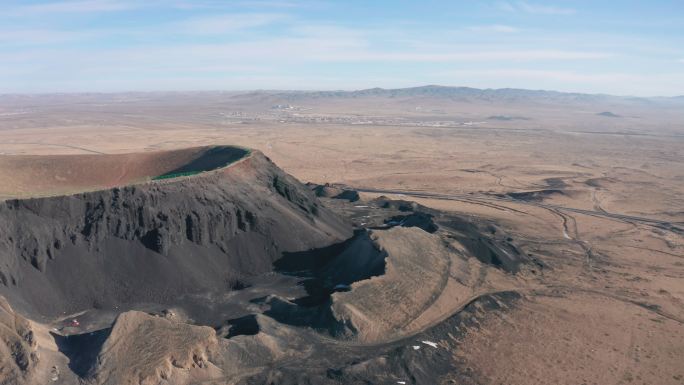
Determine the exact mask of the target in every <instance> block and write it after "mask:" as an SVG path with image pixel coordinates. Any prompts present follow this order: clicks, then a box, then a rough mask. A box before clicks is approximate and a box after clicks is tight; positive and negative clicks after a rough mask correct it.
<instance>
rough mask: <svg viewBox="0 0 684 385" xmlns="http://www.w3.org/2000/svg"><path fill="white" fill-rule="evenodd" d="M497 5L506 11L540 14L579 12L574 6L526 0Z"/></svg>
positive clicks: (504, 2) (570, 13) (503, 2)
mask: <svg viewBox="0 0 684 385" xmlns="http://www.w3.org/2000/svg"><path fill="white" fill-rule="evenodd" d="M496 5H497V8H499V9H500V10H503V11H506V12H524V13H530V14H539V15H574V14H575V13H577V10H575V9H573V8H564V7H556V6H552V5H545V4H536V3H529V2H526V1H517V2H509V1H502V2H499V3H497V4H496Z"/></svg>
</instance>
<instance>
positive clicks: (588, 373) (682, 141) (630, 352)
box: [0, 93, 684, 385]
mask: <svg viewBox="0 0 684 385" xmlns="http://www.w3.org/2000/svg"><path fill="white" fill-rule="evenodd" d="M0 100H2V103H0V153H2V154H5V155H22V156H24V155H36V154H41V155H44V154H51V155H58V154H91V153H104V154H120V153H133V152H145V151H156V150H162V149H173V148H181V147H192V146H199V145H210V144H224V143H228V144H237V145H241V146H245V147H250V148H255V149H258V150H260V151H262V152H263V153H264V154H265V155H267V156H268V157H270V158H271V159H272V160H273V161H274V162H275V163H276V164H278V165H279V166H280V167H282V168H283V169H284V170H285V171H287V172H289V173H290V174H292V175H294V176H295V177H297V178H298V179H300V180H302V181H311V182H316V183H325V182H329V183H340V184H344V185H347V186H350V187H352V188H358V189H366V190H378V191H376V192H367V193H365V194H364V195H365V197H373V196H377V195H387V196H390V197H394V198H398V199H407V200H414V201H417V202H419V203H420V204H423V205H425V206H428V207H432V208H436V209H439V210H445V211H449V212H454V213H457V214H459V215H462V216H464V217H469V216H473V217H480V218H487V219H489V220H493V221H495V222H496V223H497V224H498V225H499V226H500V227H501V228H503V229H505V230H506V231H507V232H508V233H509V234H514V236H515V238H516V241H518V245H519V246H520V247H521V248H522V250H524V252H525V253H527V254H529V255H533V256H536V257H538V258H539V260H541V261H543V263H544V264H546V265H547V266H548V267H549V269H545V270H544V272H543V274H534V273H532V272H530V271H527V270H524V271H522V272H521V273H520V274H519V279H521V280H522V281H524V282H525V283H526V287H527V289H525V290H526V291H525V292H524V294H525V299H524V301H523V302H522V304H521V305H520V306H517V307H515V308H514V309H513V310H512V311H509V312H507V313H496V312H492V313H491V314H487V315H485V316H484V320H483V321H482V322H481V324H480V325H479V327H477V328H471V329H469V330H468V331H467V332H466V334H465V338H464V340H463V343H462V344H461V345H460V346H461V348H460V349H459V350H458V351H457V352H455V353H454V355H455V356H456V358H457V359H459V360H461V361H462V362H463V363H464V366H467V367H470V368H472V370H473V371H474V372H476V373H479V375H480V377H481V378H484V379H486V380H487V383H490V384H600V385H603V384H682V383H684V369H683V367H682V363H683V362H684V233H682V231H681V229H682V228H684V113H682V112H681V111H682V110H681V109H679V110H677V109H676V108H663V109H660V110H658V109H650V108H647V107H641V108H628V107H624V106H620V105H617V106H615V105H610V106H592V105H591V104H576V105H575V104H570V105H567V106H558V105H545V104H529V105H528V104H526V103H522V102H521V103H516V102H505V103H504V102H501V103H467V102H458V101H455V102H445V101H443V100H440V99H435V100H433V99H415V98H406V99H400V100H397V99H389V98H369V99H364V100H358V99H338V98H331V99H325V98H311V99H306V98H302V99H296V100H295V101H285V103H290V104H292V105H293V106H295V107H297V108H298V109H296V110H294V111H289V110H288V111H286V112H283V111H280V110H278V111H275V112H274V110H273V109H272V108H271V105H273V104H276V103H281V102H280V101H279V99H277V98H270V99H269V98H266V97H263V96H262V95H260V94H256V95H250V96H245V97H242V98H237V99H235V98H233V97H232V95H229V94H222V93H200V94H162V95H147V94H131V95H119V96H116V97H114V96H110V95H104V96H102V95H83V96H65V97H64V100H62V102H60V103H58V102H56V100H57V97H49V96H44V97H35V98H33V99H27V98H24V97H4V99H0ZM621 108H622V109H621ZM608 109H610V111H612V112H614V113H616V114H618V115H620V116H621V117H620V118H610V117H604V116H598V115H596V114H597V113H599V112H602V111H606V110H608ZM509 115H510V116H520V117H524V118H525V119H513V120H492V119H488V118H489V117H491V116H509ZM302 117H308V118H311V119H310V120H305V119H303V118H302ZM359 117H360V118H364V117H368V122H364V120H363V119H360V118H359ZM397 117H399V118H401V119H403V120H402V121H401V122H400V123H401V124H400V123H397V122H396V121H392V120H390V119H389V118H397ZM342 118H344V119H342ZM345 119H346V120H345ZM383 119H384V120H383ZM436 120H444V121H446V120H450V121H461V122H470V123H472V122H475V123H477V124H467V125H449V126H439V125H438V124H426V125H422V126H421V125H407V124H403V122H423V123H424V122H434V121H436ZM345 121H348V123H345ZM380 121H383V122H388V123H382V124H380V123H378V122H380ZM479 122H485V123H479ZM9 158H11V157H9ZM2 162H9V161H8V160H3V161H2ZM2 164H3V165H4V164H10V163H2ZM26 172H27V173H32V172H35V173H38V171H37V170H31V169H27V171H26ZM8 175H11V174H10V173H2V172H0V185H4V186H7V185H12V184H13V183H15V181H13V180H12V179H11V178H10V177H9V176H8ZM31 176H33V175H31ZM35 176H36V177H37V176H38V174H36V175H35ZM41 177H45V176H41ZM27 180H30V178H27ZM28 188H30V186H22V191H24V192H25V193H26V194H28V193H29V192H28V191H25V190H26V189H28ZM530 192H536V194H537V195H535V196H534V197H533V198H532V199H527V200H523V199H508V198H506V196H505V195H504V194H510V193H530ZM424 193H428V194H441V195H439V196H429V195H424ZM421 194H423V195H421ZM523 196H526V197H527V195H523ZM668 226H669V227H668Z"/></svg>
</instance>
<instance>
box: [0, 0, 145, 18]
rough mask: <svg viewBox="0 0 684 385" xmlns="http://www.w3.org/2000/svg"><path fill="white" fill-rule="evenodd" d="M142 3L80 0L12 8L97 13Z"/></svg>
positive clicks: (23, 11)
mask: <svg viewBox="0 0 684 385" xmlns="http://www.w3.org/2000/svg"><path fill="white" fill-rule="evenodd" d="M140 4H141V3H135V2H126V1H113V0H78V1H59V2H51V3H38V4H31V5H24V6H19V7H16V8H14V9H10V11H9V13H12V14H22V15H26V14H44V13H95V12H113V11H125V10H130V9H134V8H138V7H139V6H140Z"/></svg>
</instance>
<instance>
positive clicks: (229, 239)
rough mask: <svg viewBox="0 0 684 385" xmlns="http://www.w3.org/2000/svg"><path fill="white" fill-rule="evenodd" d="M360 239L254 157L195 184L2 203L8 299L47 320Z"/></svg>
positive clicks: (210, 283)
mask: <svg viewBox="0 0 684 385" xmlns="http://www.w3.org/2000/svg"><path fill="white" fill-rule="evenodd" d="M351 233H352V232H351V227H350V225H349V224H347V223H346V222H344V221H343V220H341V219H339V218H338V217H337V216H336V215H334V214H332V213H331V212H330V211H328V210H327V209H326V208H324V207H323V206H321V205H320V203H319V202H318V200H317V199H316V197H315V196H314V194H313V193H312V192H311V191H310V190H309V189H307V188H306V187H305V186H303V185H302V184H301V183H299V182H298V181H297V180H296V179H294V178H293V177H291V176H289V175H288V174H286V173H284V172H283V171H281V170H280V169H278V168H277V167H276V166H275V165H274V164H273V163H272V162H271V161H270V160H269V159H268V158H266V157H265V156H263V155H262V154H261V153H259V152H253V153H252V154H251V155H249V156H248V157H247V158H246V159H244V160H242V161H240V162H238V163H236V164H234V165H232V166H230V167H228V168H225V169H221V170H217V171H215V172H207V173H203V174H201V175H197V176H194V177H190V178H178V179H167V180H164V181H157V182H152V183H144V184H139V185H133V186H127V187H121V188H114V189H110V190H103V191H95V192H87V193H81V194H76V195H70V196H58V197H49V198H38V199H23V200H17V199H15V200H9V201H4V202H0V294H3V295H5V296H6V297H7V298H8V299H9V300H10V301H11V302H12V303H13V304H15V306H17V307H19V308H20V309H22V310H23V311H25V312H28V313H29V314H35V313H38V314H41V315H45V316H54V315H56V314H61V313H62V312H72V311H76V310H80V309H85V308H89V307H91V306H92V304H93V303H98V304H105V305H112V306H113V305H116V304H121V303H131V302H145V301H149V302H155V303H165V302H169V301H171V300H173V299H174V298H175V297H177V296H178V295H181V294H184V293H192V292H200V291H206V290H211V289H215V288H217V287H225V283H226V282H227V281H231V280H232V281H234V280H236V279H239V278H240V277H244V276H250V275H254V274H259V273H263V272H266V271H269V270H270V269H271V264H272V262H273V261H275V260H276V259H277V258H279V257H280V256H281V255H282V254H283V252H298V251H304V250H309V249H312V248H317V247H323V246H327V245H330V244H333V243H335V242H339V241H341V240H344V239H346V238H348V237H350V236H351Z"/></svg>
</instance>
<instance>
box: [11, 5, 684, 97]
mask: <svg viewBox="0 0 684 385" xmlns="http://www.w3.org/2000/svg"><path fill="white" fill-rule="evenodd" d="M425 84H440V85H452V86H471V87H481V88H503V87H517V88H530V89H553V90H560V91H577V92H589V93H611V94H619V95H640V96H653V95H663V96H669V95H681V94H684V1H680V0H673V1H629V0H622V1H563V0H556V1H537V0H534V1H533V0H529V1H528V0H524V1H517V0H503V1H498V0H492V1H485V0H482V1H478V0H471V1H456V0H452V1H430V0H424V1H402V0H392V1H382V0H376V1H372V0H366V1H354V0H346V1H322V0H283V1H276V0H262V1H259V0H257V1H240V0H237V1H212V0H196V1H191V0H168V1H166V0H146V1H143V0H73V1H71V0H70V1H65V0H56V1H44V0H43V1H14V0H0V93H14V92H20V93H34V92H82V91H101V92H109V91H146V90H219V89H220V90H247V89H360V88H370V87H385V88H395V87H408V86H416V85H425Z"/></svg>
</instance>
